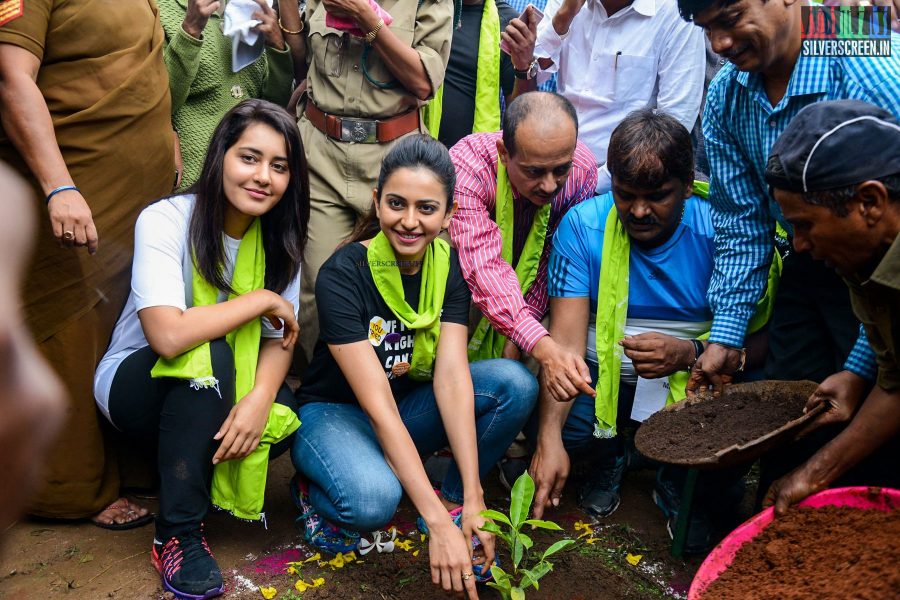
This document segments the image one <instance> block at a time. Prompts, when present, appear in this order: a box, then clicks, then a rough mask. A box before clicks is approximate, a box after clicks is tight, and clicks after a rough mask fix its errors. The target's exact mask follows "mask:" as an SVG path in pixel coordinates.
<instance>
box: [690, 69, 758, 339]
mask: <svg viewBox="0 0 900 600" xmlns="http://www.w3.org/2000/svg"><path fill="white" fill-rule="evenodd" d="M715 84H716V82H715V81H714V82H713V85H712V86H711V87H710V90H709V95H708V96H707V100H706V109H705V111H704V113H703V136H704V138H705V141H706V153H707V155H708V157H709V166H710V174H711V177H710V180H711V185H710V193H709V200H710V204H711V206H712V219H713V224H714V226H715V228H716V236H715V247H716V254H715V267H714V268H713V274H712V278H711V279H710V283H709V293H708V296H709V305H710V307H711V308H712V311H713V315H714V316H713V324H712V330H711V333H710V336H709V341H710V342H716V343H719V344H724V345H726V346H731V347H733V348H740V347H742V346H743V345H744V336H745V334H746V331H747V324H748V323H749V322H750V318H751V317H752V316H753V313H754V311H755V309H756V303H757V301H758V300H759V299H760V298H761V297H762V294H763V291H764V290H765V289H766V280H767V276H768V272H769V267H770V265H771V264H772V252H773V251H774V245H773V240H774V234H775V218H774V217H773V216H772V215H771V214H770V212H769V202H768V196H767V192H766V191H765V190H763V189H762V187H761V185H760V184H759V183H758V181H757V179H756V178H755V177H754V175H753V173H752V172H751V168H752V167H751V164H752V161H751V159H750V158H749V157H748V156H746V155H745V154H744V152H743V151H742V149H741V148H740V146H739V145H738V143H737V141H736V139H735V137H734V135H733V134H732V132H730V131H728V129H727V127H726V126H725V124H724V123H723V121H722V118H723V114H724V112H725V111H726V110H727V107H726V103H725V101H724V99H723V92H722V88H723V87H724V86H718V89H716V87H717V86H716V85H715Z"/></svg>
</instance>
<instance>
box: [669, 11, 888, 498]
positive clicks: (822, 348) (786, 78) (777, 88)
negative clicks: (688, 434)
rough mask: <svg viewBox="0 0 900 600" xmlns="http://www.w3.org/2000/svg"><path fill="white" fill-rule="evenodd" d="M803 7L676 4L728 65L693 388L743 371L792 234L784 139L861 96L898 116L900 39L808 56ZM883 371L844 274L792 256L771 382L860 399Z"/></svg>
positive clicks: (717, 87)
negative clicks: (775, 154)
mask: <svg viewBox="0 0 900 600" xmlns="http://www.w3.org/2000/svg"><path fill="white" fill-rule="evenodd" d="M801 4H802V2H797V1H795V0H767V1H766V0H678V6H679V10H680V12H681V15H682V17H683V18H685V19H688V20H693V22H694V23H695V24H696V25H698V26H700V27H702V28H703V29H704V30H705V31H706V33H707V35H708V36H709V39H710V42H711V45H712V49H713V51H715V52H717V53H718V54H720V55H722V56H723V57H724V58H726V59H728V60H729V61H730V62H729V64H727V65H725V66H724V67H723V68H722V70H721V71H720V72H719V73H718V75H717V76H716V77H715V79H714V80H713V81H712V83H711V84H710V87H709V92H708V96H707V99H706V108H705V111H704V114H703V135H704V138H705V140H706V151H707V155H708V158H709V163H710V178H711V188H710V198H709V199H710V202H711V203H712V208H713V223H714V225H715V228H716V258H715V269H714V271H713V276H712V279H711V281H710V287H709V301H710V306H711V307H712V310H713V315H714V318H713V325H712V330H711V335H710V342H711V344H710V346H709V349H708V350H707V351H706V352H704V354H703V356H702V357H701V359H700V360H699V361H698V362H697V365H696V366H695V370H694V373H693V375H692V386H693V387H694V389H697V388H698V387H700V386H702V385H704V384H709V385H712V386H713V387H714V388H718V389H719V390H721V389H722V387H723V385H724V384H725V383H726V382H727V381H728V376H729V375H730V374H731V373H732V372H734V371H735V370H737V369H738V368H739V366H740V362H741V356H742V352H741V348H742V347H743V345H744V335H745V332H746V329H747V323H748V321H749V319H750V317H751V315H752V314H753V311H754V308H755V306H756V302H757V300H758V299H759V298H760V297H762V295H763V292H764V290H765V286H766V276H767V273H768V270H769V266H770V264H771V261H772V252H773V243H772V241H773V236H774V234H775V224H776V221H778V222H780V223H781V224H782V226H783V227H784V228H785V230H786V231H788V232H789V235H790V232H791V229H790V226H789V225H788V224H787V223H786V222H785V221H784V218H783V217H782V215H781V211H780V210H779V208H778V206H777V204H776V203H775V201H774V199H773V198H772V196H771V194H770V193H769V190H768V186H767V184H766V182H765V178H764V174H765V167H766V160H767V157H768V153H769V150H770V149H771V147H772V144H773V143H774V142H775V140H776V138H777V137H778V135H779V134H780V133H781V132H782V131H784V129H785V128H786V127H787V125H788V123H789V122H790V121H791V119H792V118H793V117H794V116H795V115H796V114H797V113H798V112H799V111H800V109H802V108H803V107H804V106H807V105H809V104H811V103H813V102H819V101H823V100H836V99H860V100H865V101H867V102H870V103H872V104H875V105H878V106H880V107H882V108H885V109H887V110H889V111H891V112H892V113H893V114H895V115H897V116H900V39H898V38H897V36H894V38H893V39H892V44H891V49H892V54H893V55H892V56H890V57H886V58H873V57H832V56H804V55H803V54H802V53H801V49H802V40H801ZM846 160H848V161H851V160H865V157H859V156H847V157H846ZM835 167H836V168H839V165H835ZM857 335H858V339H856V338H857ZM854 339H855V343H854ZM851 349H852V350H851ZM848 354H849V357H848ZM845 359H846V360H845ZM875 369H876V366H875V356H874V353H873V352H872V350H871V348H870V347H869V344H868V341H867V340H866V337H865V333H864V332H863V331H862V330H861V328H859V326H858V322H857V321H856V319H855V317H854V315H853V313H852V310H851V308H850V301H849V297H848V293H847V290H846V289H845V288H844V286H843V285H842V283H841V280H840V278H839V277H838V276H837V274H835V273H834V271H833V270H832V269H831V268H830V267H828V266H827V265H825V264H824V263H820V262H815V261H813V260H812V259H810V258H808V256H807V255H805V254H803V255H800V254H796V253H793V254H789V255H788V256H787V257H786V259H785V263H784V270H783V272H782V279H781V284H780V287H779V290H778V295H777V296H776V301H775V309H774V314H773V317H772V320H771V322H770V329H769V356H768V359H767V365H766V376H767V377H768V378H771V379H813V380H815V381H821V382H822V383H821V385H820V388H819V390H818V393H819V395H821V396H823V397H825V398H829V399H830V400H832V401H843V400H845V399H846V396H847V395H851V394H858V395H861V394H862V390H863V389H864V388H866V387H867V386H868V385H869V382H871V381H872V380H874V377H875ZM835 372H837V373H835ZM823 380H824V381H823ZM761 487H763V482H761ZM763 489H765V488H764V487H763Z"/></svg>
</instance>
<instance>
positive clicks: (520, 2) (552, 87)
mask: <svg viewBox="0 0 900 600" xmlns="http://www.w3.org/2000/svg"><path fill="white" fill-rule="evenodd" d="M506 3H507V4H509V5H510V6H512V7H513V8H514V9H515V10H516V11H518V13H519V14H520V15H521V14H522V12H523V11H524V10H525V7H526V6H528V5H529V4H534V5H535V6H536V7H537V8H538V9H539V10H541V11H542V12H543V10H544V9H545V8H546V7H547V0H506ZM544 18H545V19H547V18H549V17H544ZM538 89H539V90H542V91H545V92H555V91H556V73H554V74H553V76H552V77H550V79H548V80H547V81H545V82H544V83H542V84H541V85H539V86H538Z"/></svg>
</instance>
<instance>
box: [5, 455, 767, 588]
mask: <svg viewBox="0 0 900 600" xmlns="http://www.w3.org/2000/svg"><path fill="white" fill-rule="evenodd" d="M292 471H293V468H292V466H291V464H290V460H289V459H288V457H287V456H282V457H280V458H279V459H277V460H276V461H274V462H273V463H272V466H271V468H270V470H269V480H268V495H267V508H268V513H267V521H268V529H264V528H263V527H262V525H259V524H249V523H244V522H241V521H238V520H236V519H233V518H231V517H229V516H228V515H224V514H213V515H211V516H210V518H209V519H208V522H207V532H208V539H209V543H210V546H211V547H212V549H213V552H214V553H215V555H216V558H217V559H218V561H219V564H220V566H221V567H222V572H223V574H224V576H225V581H226V594H225V598H229V599H232V598H233V599H239V600H247V599H259V598H263V597H264V596H263V594H262V592H261V591H260V587H264V588H274V589H275V590H276V592H277V595H276V596H274V597H275V598H276V599H279V600H284V599H289V600H299V599H300V598H303V599H306V598H309V599H311V600H322V599H337V598H340V599H356V598H359V599H370V598H371V599H383V600H386V599H393V600H403V599H406V598H415V599H421V598H443V597H446V596H445V595H444V593H443V592H442V591H441V590H439V589H437V588H434V587H433V586H432V584H431V581H430V577H429V573H428V559H427V542H423V541H422V540H421V539H420V537H419V534H418V533H417V532H415V531H414V530H415V526H414V520H415V512H414V510H413V509H412V508H411V506H410V505H409V504H408V503H404V505H403V506H401V510H400V511H399V512H398V514H397V517H396V519H395V525H396V527H397V529H398V531H399V532H400V533H401V536H400V538H399V539H401V540H410V542H411V543H410V544H409V550H408V551H407V550H403V549H399V548H398V549H397V550H395V552H394V554H382V555H373V554H369V555H367V556H365V557H361V560H359V561H357V562H353V563H350V564H346V565H345V566H343V567H342V568H334V567H332V566H329V565H328V564H326V563H322V564H321V565H320V564H319V562H318V561H310V562H306V563H304V564H302V565H300V566H299V572H298V573H296V574H293V573H288V569H289V568H290V566H291V565H290V564H289V563H297V562H302V561H304V560H306V559H307V558H308V557H309V556H311V554H312V553H311V552H310V550H309V549H308V547H307V546H306V545H305V544H304V543H303V541H302V538H301V537H300V535H299V534H298V533H297V531H296V530H295V528H294V518H295V510H294V508H293V505H292V503H291V500H290V497H289V494H288V491H287V483H288V480H289V479H290V477H291V475H292ZM653 477H654V475H653V472H652V471H636V472H630V473H628V474H627V475H626V479H625V482H624V484H623V488H622V504H621V506H620V508H619V510H618V511H617V512H616V513H615V514H614V515H613V516H612V517H611V518H609V519H606V520H604V521H603V522H602V523H600V524H598V525H596V526H594V528H593V529H594V532H593V533H592V534H591V535H590V536H589V537H592V538H594V541H593V542H592V543H591V544H587V543H584V540H585V539H588V538H587V537H585V538H582V540H581V542H580V543H579V544H578V546H577V547H576V548H575V549H574V550H571V551H569V552H568V553H565V554H562V555H557V556H559V559H558V560H557V561H556V562H557V564H556V568H555V569H554V571H553V572H552V573H550V574H549V575H547V576H546V577H545V578H544V579H543V580H542V581H541V589H540V590H539V591H534V590H529V591H528V593H527V597H528V598H529V599H551V598H552V599H567V598H571V599H580V598H592V599H601V600H605V599H615V598H640V599H644V598H646V599H650V598H685V597H686V593H687V588H688V587H689V585H690V581H691V578H692V576H693V573H694V572H695V571H696V569H697V567H698V566H699V564H700V558H690V559H686V560H677V559H674V558H672V557H671V556H670V553H669V538H668V535H667V533H666V529H665V520H664V519H663V517H662V514H661V513H660V511H659V510H658V509H657V508H656V506H655V505H654V504H653V502H652V500H651V499H650V492H651V490H652V487H653ZM489 480H490V481H489V482H488V483H487V492H486V494H487V498H486V500H487V504H488V507H490V508H497V509H501V510H504V511H505V510H506V508H507V507H508V502H509V501H508V495H507V492H506V491H505V490H504V489H503V488H502V487H501V486H500V485H499V483H493V482H496V481H497V478H496V477H495V476H493V475H491V476H489ZM571 488H572V486H569V488H567V489H566V492H565V495H564V498H563V504H562V506H561V507H560V508H559V509H557V510H556V511H554V512H552V513H548V514H547V515H546V516H545V518H549V519H553V520H555V521H557V522H558V523H559V524H560V525H561V526H562V527H563V528H564V529H565V530H566V534H567V535H568V536H569V537H576V536H577V535H578V534H579V533H582V532H583V531H584V530H583V529H576V527H575V524H576V522H579V521H582V520H585V521H586V520H587V519H586V517H585V515H584V514H583V513H581V512H580V511H579V510H578V508H577V507H576V505H575V496H576V495H577V493H576V490H575V489H571ZM750 492H752V489H751V490H750V491H748V494H749V493H750ZM140 501H142V502H145V503H146V504H147V505H148V506H150V507H151V509H152V508H155V503H154V501H153V500H140ZM741 516H746V514H745V515H741ZM152 536H153V526H152V525H150V526H147V527H143V528H140V529H136V530H129V531H121V532H114V531H107V530H103V529H100V528H98V527H95V526H93V525H91V524H89V523H82V524H75V525H72V524H66V525H58V524H52V523H51V524H48V523H46V522H37V521H31V520H22V521H20V522H18V523H16V524H15V525H13V526H12V527H11V528H10V529H8V530H7V531H6V532H5V535H4V538H5V539H4V543H3V549H2V556H0V598H9V599H15V600H18V599H23V600H30V599H39V600H44V599H55V598H72V599H81V598H84V599H104V598H114V599H121V600H132V599H140V600H143V599H153V600H156V599H161V598H166V597H168V596H167V595H164V594H163V590H162V588H161V586H160V583H159V577H158V575H157V573H156V571H155V570H154V569H153V567H152V566H151V564H150V556H149V550H150V544H151V540H152ZM551 541H552V540H551ZM417 551H419V552H417ZM638 556H640V558H639V559H637V558H636V557H638ZM325 558H327V557H325ZM629 559H630V560H629ZM503 560H504V558H501V561H503ZM508 560H509V559H508V555H507V557H505V561H506V562H508ZM632 563H636V564H632ZM316 578H322V579H324V583H323V584H322V585H320V586H319V587H316V588H311V589H308V590H306V591H304V592H302V593H300V592H298V591H297V589H296V588H295V584H296V582H297V581H298V580H300V579H302V580H303V581H305V582H306V583H312V582H313V580H314V579H316ZM480 594H481V598H499V594H496V592H494V590H491V589H490V588H486V587H484V588H481V590H480Z"/></svg>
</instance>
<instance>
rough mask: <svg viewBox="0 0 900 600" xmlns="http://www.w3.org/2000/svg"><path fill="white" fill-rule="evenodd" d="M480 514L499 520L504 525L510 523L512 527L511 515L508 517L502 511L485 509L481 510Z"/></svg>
mask: <svg viewBox="0 0 900 600" xmlns="http://www.w3.org/2000/svg"><path fill="white" fill-rule="evenodd" d="M480 514H481V516H482V517H484V518H485V519H490V520H492V521H499V522H500V523H503V524H504V525H509V526H510V527H512V523H510V522H509V517H507V516H506V515H504V514H503V513H502V512H500V511H497V510H483V511H481V513H480Z"/></svg>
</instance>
